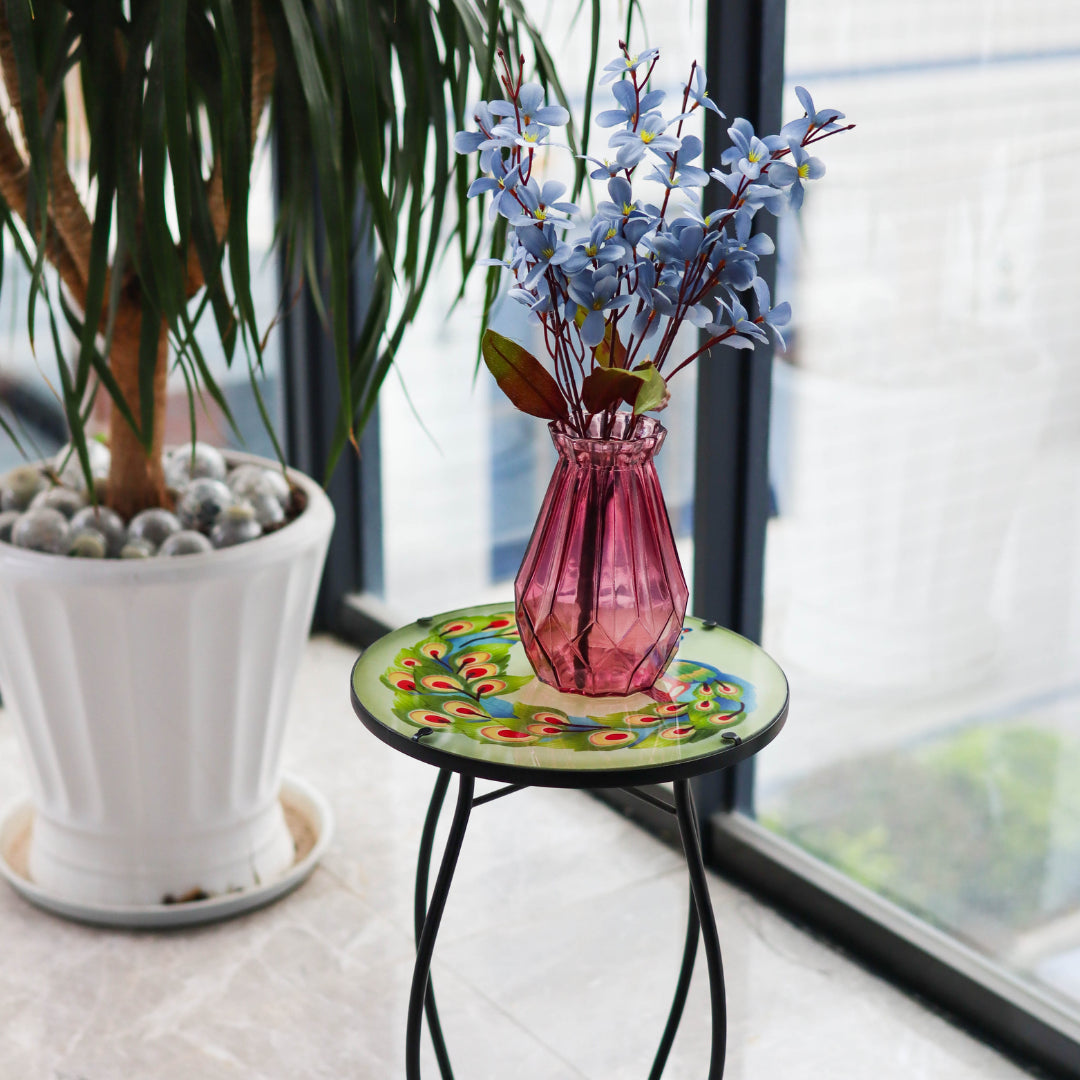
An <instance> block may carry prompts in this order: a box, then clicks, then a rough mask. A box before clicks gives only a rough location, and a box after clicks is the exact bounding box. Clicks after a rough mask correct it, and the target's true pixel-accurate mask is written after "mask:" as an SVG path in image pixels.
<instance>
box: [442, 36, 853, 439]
mask: <svg viewBox="0 0 1080 1080" xmlns="http://www.w3.org/2000/svg"><path fill="white" fill-rule="evenodd" d="M619 48H620V50H621V52H620V55H619V56H618V57H616V58H615V59H614V60H613V61H612V62H611V63H609V64H608V65H607V67H606V68H605V69H604V75H603V77H602V78H601V80H600V81H601V84H604V83H611V84H612V85H611V91H612V94H613V96H614V99H615V107H614V108H612V109H608V110H606V111H604V112H601V113H600V114H599V115H598V116H597V117H596V121H595V122H596V124H597V125H598V126H599V127H605V128H614V129H615V130H614V132H613V134H612V135H611V137H610V139H609V140H608V145H609V147H610V148H611V150H612V152H613V153H612V156H611V157H610V158H608V159H604V160H599V159H595V158H589V159H588V160H589V161H590V162H591V163H592V164H593V165H594V166H595V168H594V169H593V171H592V172H591V173H590V177H591V179H593V180H597V181H599V180H606V181H607V196H608V197H607V199H606V200H604V201H601V202H600V203H599V204H598V206H597V209H596V212H595V214H594V215H593V216H592V218H591V219H589V220H587V221H584V222H579V210H578V207H577V206H576V205H575V204H573V203H572V202H567V201H564V199H563V197H564V195H565V193H566V188H565V187H564V185H562V184H560V183H556V182H554V181H548V182H547V183H542V182H541V180H540V178H539V176H537V175H534V165H535V164H536V159H537V154H538V152H539V151H540V150H541V149H542V148H544V147H545V146H547V145H549V139H550V138H551V135H552V128H555V127H559V126H561V125H563V124H565V123H566V122H567V120H568V119H569V117H568V114H567V113H566V111H565V109H562V108H561V107H559V106H550V105H545V104H544V94H543V91H542V89H541V87H540V86H539V85H537V84H535V83H528V82H525V81H524V77H523V72H524V68H523V65H522V64H521V63H519V64H518V65H517V68H516V70H515V69H514V68H512V67H511V66H510V64H509V63H508V62H507V59H506V57H505V55H503V54H501V53H500V55H499V60H500V63H501V65H502V70H501V72H500V82H501V84H502V88H503V92H504V95H505V96H504V97H503V98H500V99H498V100H494V101H482V102H480V103H479V104H477V105H476V106H475V108H474V109H473V120H474V122H475V125H476V127H475V130H471V131H462V132H459V133H458V134H457V136H456V139H455V143H454V145H455V148H456V149H457V151H458V152H459V153H474V152H479V155H480V171H481V174H482V175H481V176H480V177H479V178H477V179H476V180H474V181H473V183H472V185H471V186H470V188H469V195H470V196H472V197H478V196H482V195H484V194H490V195H491V205H492V213H493V214H495V215H498V216H499V217H501V218H503V219H505V220H506V222H507V227H508V230H509V245H508V247H509V250H508V253H507V254H506V256H505V258H503V259H501V260H498V262H499V263H500V264H501V265H502V266H504V267H505V268H506V269H507V270H508V271H509V273H510V274H511V275H512V276H513V278H514V285H513V287H512V288H511V289H510V290H509V295H510V296H511V297H512V298H513V299H515V300H517V301H519V302H520V303H522V304H524V305H525V306H526V307H528V309H529V312H530V314H531V316H532V318H533V319H535V320H537V321H538V322H539V323H540V325H541V327H542V329H543V340H544V346H545V348H546V350H547V353H548V356H549V358H550V371H549V370H548V368H546V367H544V366H543V365H542V364H541V363H540V362H539V361H538V360H537V359H536V358H535V357H534V356H532V355H531V354H530V353H528V352H527V351H526V350H525V349H523V348H522V347H521V346H520V345H518V344H516V343H515V342H513V341H511V340H510V339H508V338H506V337H504V336H502V335H500V334H498V333H496V332H495V331H493V330H490V329H488V330H486V331H485V333H484V336H483V340H482V352H483V356H484V360H485V362H486V363H487V365H488V367H489V368H490V370H491V372H492V374H493V375H494V376H495V378H496V380H497V381H498V384H499V386H500V387H501V388H502V390H503V391H504V392H505V393H506V394H507V396H508V397H509V398H510V400H511V401H512V402H513V404H514V405H515V406H517V407H518V408H519V409H521V410H523V411H524V412H527V413H531V414H532V415H534V416H538V417H541V418H543V419H548V420H560V421H563V422H564V424H565V425H566V427H567V429H568V430H569V431H571V432H573V433H575V434H577V435H579V436H584V435H585V434H586V432H588V431H590V430H592V431H595V430H597V428H596V425H595V418H596V417H597V416H598V415H599V416H601V417H602V420H601V423H600V428H599V430H601V431H603V432H607V433H609V434H610V433H611V432H612V430H613V427H614V418H615V415H616V413H617V412H618V411H620V410H624V409H627V408H628V409H632V410H633V412H634V413H635V414H640V413H643V412H647V411H650V410H655V409H660V408H663V407H664V406H665V405H666V404H667V401H668V399H669V391H668V382H669V381H670V379H671V378H672V377H673V376H674V375H676V374H677V373H678V372H680V371H681V370H683V369H684V368H685V367H687V366H688V365H689V364H691V363H693V362H694V361H695V360H697V359H698V358H699V357H701V356H703V355H705V354H707V353H709V351H710V350H711V349H712V348H713V347H714V346H727V347H729V348H736V349H752V348H754V346H755V345H756V344H757V343H759V342H764V341H767V340H768V335H769V333H770V332H771V334H772V335H773V336H774V337H775V339H776V340H777V341H778V343H779V344H780V345H781V346H783V336H782V331H781V327H783V326H784V325H785V324H786V323H787V322H788V320H789V319H790V315H791V308H790V305H789V304H788V303H786V302H784V303H780V304H777V305H776V306H772V305H771V302H770V297H769V288H768V286H767V284H766V282H765V281H764V280H763V279H762V278H761V277H759V276H758V274H757V267H758V260H759V259H760V257H761V256H762V255H766V254H768V253H769V252H771V251H772V241H771V240H770V239H769V237H768V236H767V235H765V234H763V233H755V232H754V229H753V223H754V217H755V215H756V214H757V213H758V211H759V210H762V209H765V210H768V211H771V212H772V213H774V214H780V213H783V212H784V211H786V210H797V209H798V208H799V207H800V206H801V205H802V201H803V195H804V190H805V189H804V185H805V184H806V183H807V182H808V181H811V180H815V179H817V178H819V177H820V176H822V175H823V174H824V172H825V167H824V165H822V163H821V162H820V161H819V160H818V159H817V158H816V157H813V156H811V152H810V149H809V148H810V147H812V146H813V145H814V144H815V143H818V142H821V141H822V140H823V139H826V138H828V137H830V136H832V135H835V134H837V133H838V132H840V131H847V130H849V129H850V128H851V127H853V126H854V125H852V124H847V125H841V123H840V121H841V120H843V118H844V117H843V113H840V112H838V111H837V110H836V109H818V108H817V107H816V106H815V105H814V102H813V100H812V99H811V97H810V95H809V93H807V91H806V90H805V89H803V88H802V87H798V88H797V93H798V96H799V101H800V103H801V104H802V106H803V108H804V110H805V115H803V116H802V117H800V118H799V119H797V120H793V121H791V122H790V123H788V124H785V125H784V127H783V128H782V129H781V131H780V133H779V134H777V135H767V136H764V137H759V136H758V135H756V134H755V133H754V130H753V127H752V126H751V124H750V123H749V122H748V121H747V120H745V119H741V118H740V119H737V120H735V121H734V122H733V123H732V125H731V127H729V128H728V135H729V137H730V139H731V143H732V145H731V146H730V147H729V148H728V149H727V150H725V151H724V153H723V155H722V157H721V166H723V167H722V168H719V169H713V170H712V171H711V172H706V171H705V170H704V169H702V168H701V167H700V165H697V164H695V162H696V161H697V160H698V159H699V158H700V156H701V153H702V149H703V147H702V142H701V139H700V138H698V136H696V135H693V134H685V135H684V134H683V128H684V125H685V123H686V121H687V120H688V119H689V118H690V117H691V116H692V115H693V114H694V113H695V112H697V111H698V110H703V111H704V113H706V114H709V113H711V114H713V115H714V116H715V117H716V118H717V119H719V118H722V117H723V115H724V114H723V113H722V112H720V109H719V108H718V107H717V106H716V104H715V103H714V102H713V101H712V99H711V98H710V97H709V96H708V92H707V89H706V86H707V84H706V77H705V73H704V71H703V70H702V69H701V68H700V67H699V66H698V65H697V63H696V62H695V63H694V64H692V65H691V68H690V72H689V76H688V78H687V81H686V82H685V84H683V87H682V95H681V100H680V103H679V108H678V112H677V113H676V114H675V115H673V116H669V117H665V116H664V114H663V113H662V111H661V106H662V105H663V103H664V99H665V94H664V91H662V90H658V89H650V78H651V77H652V75H653V71H654V69H655V67H656V64H657V62H658V60H659V50H658V49H649V50H646V51H644V52H641V53H639V54H636V55H633V54H631V52H630V51H629V49H628V48H627V46H626V44H625V43H624V42H620V43H619ZM645 169H647V173H648V175H647V179H648V180H650V181H653V182H654V185H659V188H656V189H655V190H657V191H659V190H661V189H662V192H663V194H662V196H660V195H658V196H657V198H658V200H659V201H658V204H657V203H653V202H647V201H645V200H644V199H643V198H639V197H638V195H637V192H636V191H635V183H636V182H638V181H639V180H640V179H641V176H640V173H641V171H642V170H645ZM712 181H716V184H717V187H718V189H719V190H720V193H721V197H720V198H719V199H715V200H714V199H712V198H711V191H710V190H709V188H710V183H711V182H712ZM714 190H715V189H714ZM709 202H713V203H714V205H713V208H712V209H710V210H708V211H706V209H705V205H706V204H707V203H709ZM575 227H577V229H578V232H577V233H576V234H575V235H570V230H573V229H575ZM685 323H690V324H692V325H693V326H696V327H699V328H701V329H702V330H703V331H704V335H703V336H704V338H705V340H704V342H703V343H702V344H701V345H700V347H698V348H696V349H695V350H694V351H693V352H691V353H690V354H689V355H682V354H680V353H678V352H676V351H675V350H676V338H677V335H678V332H679V329H680V328H681V327H682V326H683V325H684V324H685ZM623 429H624V430H625V431H626V432H627V435H628V436H629V435H631V434H632V433H633V425H623Z"/></svg>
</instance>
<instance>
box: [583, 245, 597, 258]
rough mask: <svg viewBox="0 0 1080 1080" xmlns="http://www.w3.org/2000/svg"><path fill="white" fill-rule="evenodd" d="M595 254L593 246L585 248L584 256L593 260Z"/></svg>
mask: <svg viewBox="0 0 1080 1080" xmlns="http://www.w3.org/2000/svg"><path fill="white" fill-rule="evenodd" d="M596 252H597V247H596V245H595V244H588V245H587V246H586V248H585V254H586V255H588V256H589V258H590V259H591V258H593V256H595V255H596Z"/></svg>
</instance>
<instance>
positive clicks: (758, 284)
mask: <svg viewBox="0 0 1080 1080" xmlns="http://www.w3.org/2000/svg"><path fill="white" fill-rule="evenodd" d="M753 289H754V296H755V297H756V298H757V302H758V313H759V315H760V318H761V320H762V321H763V322H764V324H765V325H766V326H767V327H768V328H769V329H770V330H772V332H773V333H774V334H775V335H776V340H777V343H778V344H779V346H780V348H781V349H786V348H787V342H786V341H785V340H784V335H783V334H782V333H781V332H780V327H781V326H787V324H788V323H789V322H791V305H790V304H789V303H788V302H787V301H786V300H785V301H784V302H783V303H782V304H777V305H776V307H770V306H769V285H768V282H766V281H765V279H764V278H754V281H753Z"/></svg>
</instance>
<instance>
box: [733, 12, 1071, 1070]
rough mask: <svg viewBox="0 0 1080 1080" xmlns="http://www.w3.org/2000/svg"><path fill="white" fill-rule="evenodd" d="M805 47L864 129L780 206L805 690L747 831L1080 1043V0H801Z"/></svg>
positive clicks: (775, 420)
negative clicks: (796, 209)
mask: <svg viewBox="0 0 1080 1080" xmlns="http://www.w3.org/2000/svg"><path fill="white" fill-rule="evenodd" d="M826 14H827V17H826ZM785 67H786V76H785V112H791V111H792V110H794V109H797V107H798V106H797V104H796V102H795V99H794V94H793V87H794V86H795V85H796V84H803V85H806V86H807V87H809V88H810V89H811V91H812V93H813V94H814V97H815V100H816V101H817V102H818V103H819V105H836V106H837V107H839V108H842V109H843V110H844V111H845V112H846V113H847V114H848V116H849V118H850V119H853V120H855V121H856V122H857V123H858V129H857V130H856V131H855V132H854V133H853V134H852V135H850V136H846V137H845V138H844V139H843V140H838V141H836V143H835V144H833V145H830V146H829V147H828V150H829V154H828V161H829V172H830V175H829V177H828V180H827V182H826V183H823V184H822V185H820V187H819V188H818V189H817V190H814V191H813V192H811V193H810V194H809V196H808V198H807V200H806V205H805V208H804V211H803V213H802V214H801V216H800V217H799V218H798V219H796V220H786V221H784V222H783V223H782V225H781V228H780V234H779V267H778V276H779V279H780V291H782V292H783V293H784V294H785V295H790V296H791V299H792V301H793V303H794V306H795V310H796V319H797V325H796V326H795V328H794V334H793V341H792V348H791V349H790V351H789V353H788V355H787V357H785V358H784V359H783V360H779V361H778V362H777V363H776V365H775V367H774V374H773V384H772V409H771V430H770V459H769V482H770V491H771V495H772V498H773V502H774V506H775V513H774V515H773V516H772V517H771V519H770V521H769V524H768V529H767V541H766V545H765V604H764V627H763V643H764V644H765V646H766V648H768V649H769V650H770V651H771V652H773V654H774V655H775V656H776V657H777V659H778V660H779V661H780V662H781V664H782V665H783V666H784V668H785V670H786V671H787V672H788V675H789V678H790V682H791V693H792V709H791V718H790V721H789V724H788V727H787V729H786V730H785V732H784V734H783V736H782V737H781V738H780V739H779V740H777V742H776V743H775V744H774V746H773V747H771V748H770V749H769V750H768V751H767V752H766V753H764V754H762V755H761V756H760V760H759V761H758V763H757V765H756V771H755V777H754V779H755V783H754V798H753V803H752V806H750V807H747V809H749V810H751V811H752V815H753V816H754V817H755V818H756V820H757V822H758V823H759V824H760V826H764V829H765V830H767V831H768V833H770V834H772V835H773V836H775V837H777V838H779V841H778V843H776V844H775V845H773V846H771V847H770V845H769V843H768V841H767V839H766V838H765V837H762V836H761V835H760V834H753V833H751V834H748V835H751V838H752V839H753V840H754V842H755V843H759V845H761V846H762V849H763V850H765V849H768V850H769V851H770V854H771V857H774V858H783V859H784V860H786V861H787V864H788V865H789V866H793V867H796V868H798V867H803V868H804V869H805V868H808V867H810V866H811V863H810V862H809V860H804V859H803V856H812V857H813V860H814V864H813V867H814V869H812V870H806V872H808V873H812V874H813V875H816V879H817V880H818V881H819V882H822V883H826V884H825V885H824V886H823V887H824V888H826V889H827V890H828V889H831V890H832V891H833V892H835V893H836V894H837V895H841V896H846V897H847V899H848V902H850V903H852V904H855V903H857V904H858V906H859V907H860V909H861V910H867V911H870V912H876V913H877V915H876V917H878V918H880V919H881V920H883V921H884V922H886V923H889V924H891V925H892V926H893V927H894V928H896V927H902V928H904V929H903V931H902V932H907V933H909V937H911V939H912V940H918V941H920V942H921V947H923V948H925V949H927V950H929V951H931V952H936V953H937V954H938V955H939V956H941V957H945V958H946V959H947V960H948V962H950V963H953V964H954V965H955V966H957V967H960V968H963V969H965V970H966V971H968V972H970V973H971V974H972V975H973V976H974V978H975V979H977V980H979V981H981V983H982V984H983V985H992V986H993V987H994V988H995V992H996V993H997V994H998V995H999V996H1000V997H1002V998H1004V999H1007V1000H1009V1001H1012V1002H1016V1003H1019V1006H1020V1008H1021V1009H1024V1010H1028V1011H1029V1012H1030V1014H1031V1015H1032V1016H1035V1017H1037V1018H1038V1020H1039V1022H1040V1023H1045V1024H1046V1025H1048V1027H1049V1028H1052V1029H1054V1030H1056V1031H1060V1032H1063V1033H1065V1035H1066V1036H1067V1039H1065V1040H1062V1041H1061V1042H1060V1043H1055V1044H1054V1048H1053V1049H1052V1050H1051V1049H1048V1046H1049V1043H1048V1042H1047V1040H1046V1038H1045V1031H1044V1032H1043V1035H1042V1036H1041V1038H1042V1039H1043V1046H1042V1048H1041V1050H1040V1049H1036V1050H1035V1051H1034V1052H1036V1053H1041V1052H1042V1051H1046V1057H1047V1058H1048V1059H1050V1060H1052V1062H1053V1063H1056V1064H1057V1065H1059V1066H1061V1067H1070V1063H1071V1068H1072V1069H1076V1068H1078V1062H1080V1054H1078V1053H1077V1048H1076V1045H1075V1043H1073V1044H1072V1046H1071V1047H1070V1046H1069V1045H1068V1039H1075V1038H1076V1037H1077V1034H1078V1033H1080V814H1078V813H1077V811H1078V809H1080V806H1078V799H1080V794H1078V793H1080V681H1078V679H1080V560H1078V553H1080V360H1078V357H1080V331H1078V330H1077V327H1076V322H1075V319H1074V318H1073V315H1072V308H1073V305H1074V297H1075V295H1076V291H1077V288H1078V286H1080V269H1078V267H1077V261H1076V252H1077V251H1078V250H1080V213H1078V211H1077V210H1076V208H1075V206H1074V205H1073V204H1074V200H1073V198H1072V194H1073V192H1074V190H1075V187H1076V185H1075V184H1074V183H1073V180H1072V177H1073V176H1074V175H1075V174H1076V172H1077V170H1078V169H1080V119H1078V116H1077V112H1076V103H1077V102H1080V10H1078V9H1077V8H1076V6H1075V5H1070V4H1062V3H1056V2H1053V0H1044V2H1041V3H1036V4H1034V5H1033V4H1031V3H1020V2H1014V0H1009V2H1002V3H998V4H993V5H987V4H981V3H974V2H972V3H957V4H948V5H942V4H936V3H932V2H930V0H925V2H917V3H909V4H905V5H866V4H860V3H857V2H855V0H830V3H828V4H827V5H826V4H822V3H820V2H814V0H788V3H787V25H786V49H785ZM735 828H736V831H738V825H737V823H736V825H735ZM845 882H848V883H850V886H851V887H850V888H847V886H846V885H845ZM875 898H880V899H881V900H882V901H884V902H885V903H878V902H877V900H876V899H875ZM838 918H839V917H838ZM881 940H883V939H879V944H880V941H881ZM893 949H894V951H895V946H894V947H893ZM885 951H888V949H886V950H885ZM973 994H974V991H972V990H971V989H970V987H969V989H968V990H967V991H962V992H961V994H960V997H961V998H964V999H965V1000H966V1002H967V1005H968V1006H971V1005H972V1003H973V1002H974V1001H975V997H973V996H972V995H973ZM952 1004H954V1006H956V1007H959V1008H964V1007H965V1005H964V1002H963V1001H961V1002H960V1003H959V1004H957V1002H955V1001H954V1002H952ZM970 1011H972V1010H971V1009H969V1012H970ZM974 1019H976V1020H977V1021H979V1020H981V1021H982V1022H983V1023H986V1024H989V1023H991V1021H990V1018H989V1017H988V1016H986V1015H983V1016H982V1017H979V1016H975V1017H974ZM1011 1026H1013V1027H1015V1028H1016V1029H1017V1030H1019V1029H1022V1028H1023V1027H1024V1023H1023V1022H1022V1021H1015V1018H1014V1021H1013V1022H1011ZM1009 1028H1010V1024H1004V1025H1003V1026H1002V1028H1001V1029H1000V1030H999V1031H998V1032H997V1034H999V1035H1002V1036H1003V1037H1007V1038H1013V1036H1014V1034H1015V1032H1014V1031H1010V1030H1009ZM1029 1035H1030V1032H1029ZM1028 1041H1031V1040H1030V1039H1029V1040H1028Z"/></svg>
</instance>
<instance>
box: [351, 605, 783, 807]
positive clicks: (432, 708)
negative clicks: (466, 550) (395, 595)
mask: <svg viewBox="0 0 1080 1080" xmlns="http://www.w3.org/2000/svg"><path fill="white" fill-rule="evenodd" d="M352 701H353V707H354V708H355V709H356V711H357V714H358V715H359V716H360V718H361V719H362V720H363V721H364V723H365V725H366V726H367V727H368V728H369V729H370V730H371V731H372V732H373V733H374V734H375V735H377V736H378V737H379V738H381V739H382V740H383V741H384V742H387V743H389V744H390V745H392V746H394V747H395V748H396V749H398V750H401V751H402V752H404V753H407V754H410V755H411V756H413V757H417V758H420V759H421V760H423V761H427V762H429V763H430V764H434V765H438V766H440V767H442V768H450V769H454V770H455V771H458V772H468V773H472V774H473V775H475V776H480V777H487V778H489V779H495V780H505V781H507V782H509V783H527V784H535V785H539V786H549V787H590V786H595V787H605V786H611V787H617V786H627V785H631V784H644V783H659V782H662V781H665V780H675V779H681V778H685V777H687V776H693V775H696V774H699V773H704V772H711V771H714V770H716V769H722V768H726V767H727V766H728V765H731V764H734V763H735V762H736V761H738V760H741V759H742V758H745V757H747V756H749V755H750V754H752V753H755V752H756V751H757V750H759V749H761V747H763V746H764V745H766V744H767V743H768V742H770V741H771V740H772V739H773V738H774V737H775V735H776V733H777V732H778V731H779V730H780V727H781V726H782V725H783V722H784V719H785V717H786V715H787V704H788V686H787V679H786V678H785V676H784V673H783V671H781V670H780V667H779V666H778V665H777V664H776V662H775V661H774V660H773V659H772V658H771V657H770V656H769V655H768V654H767V653H766V652H764V651H763V650H762V649H761V648H760V647H759V646H757V645H755V644H754V643H753V642H751V641H748V640H747V639H746V638H744V637H741V636H739V635H738V634H735V633H733V632H732V631H730V630H725V629H723V628H722V627H718V626H714V625H713V624H709V623H703V622H701V620H699V619H694V618H690V617H687V618H686V620H685V621H684V629H683V635H682V640H681V641H680V644H679V648H678V651H677V653H676V655H675V658H674V659H673V660H672V662H671V663H670V664H669V665H668V669H667V671H666V672H665V674H664V676H663V677H662V678H661V679H660V681H659V682H658V683H657V684H656V686H655V687H654V688H653V690H652V691H650V692H649V693H648V694H634V695H632V696H630V697H624V698H615V697H594V698H589V697H584V696H581V695H577V694H561V693H559V692H558V691H557V690H554V689H553V688H552V687H549V686H547V685H545V684H544V683H542V682H540V680H539V679H537V678H536V676H535V675H534V674H533V672H532V669H531V668H530V667H529V664H528V661H527V659H526V658H525V654H524V651H523V649H522V647H521V643H520V641H519V640H518V634H517V627H516V625H515V621H514V609H513V604H509V603H507V604H489V605H485V606H482V607H473V608H463V609H461V610H458V611H451V612H447V613H445V614H443V615H438V616H434V617H433V618H431V619H422V620H419V621H418V622H415V623H412V624H410V625H409V626H405V627H402V628H401V629H400V630H395V631H394V632H392V633H390V634H387V635H386V636H385V637H383V638H381V639H380V640H379V641H377V642H376V643H375V644H374V645H372V646H371V647H370V648H368V649H367V650H366V651H365V652H364V654H363V655H362V656H361V657H360V659H359V660H358V661H357V662H356V665H355V666H354V668H353V672H352Z"/></svg>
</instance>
